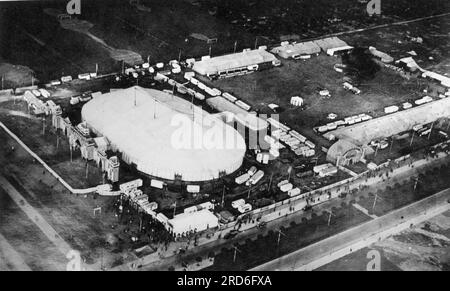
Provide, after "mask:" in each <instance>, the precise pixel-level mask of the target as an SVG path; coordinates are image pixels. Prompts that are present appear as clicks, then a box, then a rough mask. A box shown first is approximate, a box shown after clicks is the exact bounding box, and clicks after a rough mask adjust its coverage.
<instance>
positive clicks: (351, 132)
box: [324, 98, 450, 146]
mask: <svg viewBox="0 0 450 291" xmlns="http://www.w3.org/2000/svg"><path fill="white" fill-rule="evenodd" d="M449 116H450V98H444V99H439V100H435V101H433V102H430V103H426V104H423V105H420V106H416V107H413V108H410V109H408V110H402V111H398V112H395V113H392V114H388V115H384V116H381V117H379V118H374V119H371V120H368V121H365V122H362V123H357V124H355V125H350V126H346V127H343V128H339V129H336V130H333V131H329V132H327V133H326V134H325V135H324V136H325V138H328V139H329V138H330V135H332V136H334V137H336V138H338V139H346V140H350V141H351V142H353V143H354V144H355V145H357V146H363V145H367V144H368V143H370V142H371V141H372V140H375V139H380V138H385V137H389V136H393V135H395V134H398V133H401V132H404V131H407V130H411V129H412V128H413V126H415V125H418V124H427V123H431V122H433V121H435V120H437V119H439V118H444V117H449Z"/></svg>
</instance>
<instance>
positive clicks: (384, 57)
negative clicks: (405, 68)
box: [369, 46, 394, 64]
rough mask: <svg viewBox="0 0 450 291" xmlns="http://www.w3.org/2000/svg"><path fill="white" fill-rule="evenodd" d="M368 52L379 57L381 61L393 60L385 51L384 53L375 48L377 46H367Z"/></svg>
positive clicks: (390, 61)
mask: <svg viewBox="0 0 450 291" xmlns="http://www.w3.org/2000/svg"><path fill="white" fill-rule="evenodd" d="M369 52H370V53H371V54H372V55H373V56H374V57H376V58H378V59H380V60H381V61H382V62H383V63H387V64H389V63H392V62H393V61H394V58H393V57H391V56H390V55H388V54H387V53H384V52H382V51H379V50H377V48H375V47H373V46H369Z"/></svg>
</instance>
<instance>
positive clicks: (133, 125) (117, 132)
mask: <svg viewBox="0 0 450 291" xmlns="http://www.w3.org/2000/svg"><path fill="white" fill-rule="evenodd" d="M82 118H83V120H84V121H85V122H86V124H87V126H88V127H89V129H90V130H92V131H93V132H94V133H96V134H97V135H98V136H104V137H105V138H107V140H108V142H109V144H108V148H110V149H111V150H112V151H115V152H120V153H121V160H122V161H123V162H125V163H127V164H130V165H134V166H135V167H136V169H137V170H138V171H140V172H142V173H144V174H147V175H150V176H154V177H160V178H163V179H168V180H175V177H177V179H178V178H179V179H181V180H183V181H206V180H211V179H217V178H219V177H221V176H223V175H224V174H230V173H232V172H234V171H236V170H237V169H238V168H239V167H240V166H241V164H242V161H243V158H244V154H245V151H246V144H245V141H244V139H243V138H242V136H241V135H240V134H239V133H238V132H237V131H236V130H235V129H234V128H232V127H231V126H229V125H227V124H225V123H224V122H223V121H222V120H221V119H219V118H217V117H215V116H212V115H211V114H209V113H207V112H206V111H203V110H202V109H201V108H199V107H197V106H193V105H192V104H191V103H190V102H188V101H185V100H184V99H181V98H179V97H176V96H173V95H171V94H168V93H165V92H162V91H158V90H153V89H144V88H141V87H139V86H134V87H131V88H128V89H123V90H117V91H113V92H110V93H107V94H103V95H100V96H97V97H96V98H94V99H92V100H91V101H89V102H88V103H86V104H85V105H84V107H83V109H82ZM224 137H226V138H224Z"/></svg>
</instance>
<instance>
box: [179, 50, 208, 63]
mask: <svg viewBox="0 0 450 291" xmlns="http://www.w3.org/2000/svg"><path fill="white" fill-rule="evenodd" d="M209 54H210V55H211V52H209ZM178 62H181V49H180V52H179V54H178Z"/></svg>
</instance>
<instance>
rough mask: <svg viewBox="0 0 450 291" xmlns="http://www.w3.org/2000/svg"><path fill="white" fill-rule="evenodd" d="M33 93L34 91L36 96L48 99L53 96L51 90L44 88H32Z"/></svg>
mask: <svg viewBox="0 0 450 291" xmlns="http://www.w3.org/2000/svg"><path fill="white" fill-rule="evenodd" d="M31 93H33V95H34V96H36V97H42V98H44V99H47V98H49V97H50V96H51V94H50V92H48V91H47V90H45V89H43V88H40V89H34V90H31Z"/></svg>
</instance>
